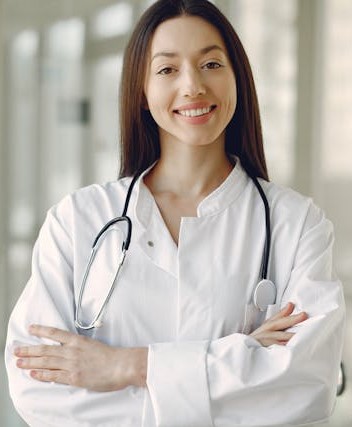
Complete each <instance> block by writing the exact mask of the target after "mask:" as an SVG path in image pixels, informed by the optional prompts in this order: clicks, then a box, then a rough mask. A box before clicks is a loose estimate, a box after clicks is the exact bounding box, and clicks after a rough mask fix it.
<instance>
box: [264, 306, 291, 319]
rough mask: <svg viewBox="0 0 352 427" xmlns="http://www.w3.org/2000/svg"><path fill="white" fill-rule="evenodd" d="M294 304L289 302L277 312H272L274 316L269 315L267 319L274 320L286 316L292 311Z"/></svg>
mask: <svg viewBox="0 0 352 427" xmlns="http://www.w3.org/2000/svg"><path fill="white" fill-rule="evenodd" d="M294 308H295V305H294V304H293V303H292V302H289V303H288V304H286V305H285V307H283V308H282V309H281V310H280V311H279V312H278V313H276V314H274V316H272V317H270V318H269V319H268V320H276V319H281V318H282V317H287V316H289V315H290V314H292V313H293V310H294Z"/></svg>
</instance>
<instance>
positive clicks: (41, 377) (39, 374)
mask: <svg viewBox="0 0 352 427" xmlns="http://www.w3.org/2000/svg"><path fill="white" fill-rule="evenodd" d="M30 376H31V377H32V378H34V379H35V380H38V381H42V382H54V383H57V384H70V381H69V380H70V375H69V373H68V372H66V371H61V370H46V369H39V370H33V371H31V372H30Z"/></svg>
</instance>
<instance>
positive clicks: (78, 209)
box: [47, 178, 131, 228]
mask: <svg viewBox="0 0 352 427" xmlns="http://www.w3.org/2000/svg"><path fill="white" fill-rule="evenodd" d="M130 181H131V178H123V179H120V180H117V181H112V182H107V183H104V184H92V185H89V186H86V187H83V188H80V189H78V190H75V191H73V192H72V193H70V194H68V195H66V196H65V197H64V198H63V199H62V200H60V201H59V202H58V203H57V204H55V205H54V206H52V207H51V208H50V209H49V211H48V214H47V216H48V217H51V218H55V219H56V220H58V221H60V222H61V223H62V224H66V225H67V227H68V228H71V226H72V225H74V224H73V223H74V222H75V221H83V222H95V221H98V222H100V221H105V220H106V218H109V219H111V218H112V217H116V216H118V215H120V214H121V212H122V209H123V205H124V202H125V198H126V193H127V190H128V186H129V183H130Z"/></svg>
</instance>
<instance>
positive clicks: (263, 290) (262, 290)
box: [253, 279, 276, 311]
mask: <svg viewBox="0 0 352 427" xmlns="http://www.w3.org/2000/svg"><path fill="white" fill-rule="evenodd" d="M275 300H276V286H275V285H274V283H273V282H272V281H271V280H268V279H262V280H261V281H260V282H259V283H258V285H257V286H256V288H255V290H254V295H253V301H254V305H255V306H256V308H257V309H258V310H260V311H266V310H267V308H268V306H269V305H272V304H274V303H275Z"/></svg>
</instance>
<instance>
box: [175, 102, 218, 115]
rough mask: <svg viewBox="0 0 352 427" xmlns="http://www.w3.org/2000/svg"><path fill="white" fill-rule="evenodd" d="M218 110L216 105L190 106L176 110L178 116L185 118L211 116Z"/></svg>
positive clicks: (200, 104) (201, 104) (199, 104)
mask: <svg viewBox="0 0 352 427" xmlns="http://www.w3.org/2000/svg"><path fill="white" fill-rule="evenodd" d="M215 108H216V105H209V104H204V103H196V104H188V105H185V106H182V107H180V108H177V109H175V110H174V112H175V113H176V114H180V115H181V116H183V117H201V116H204V115H206V114H209V113H210V112H211V111H213V110H214V109H215Z"/></svg>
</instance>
